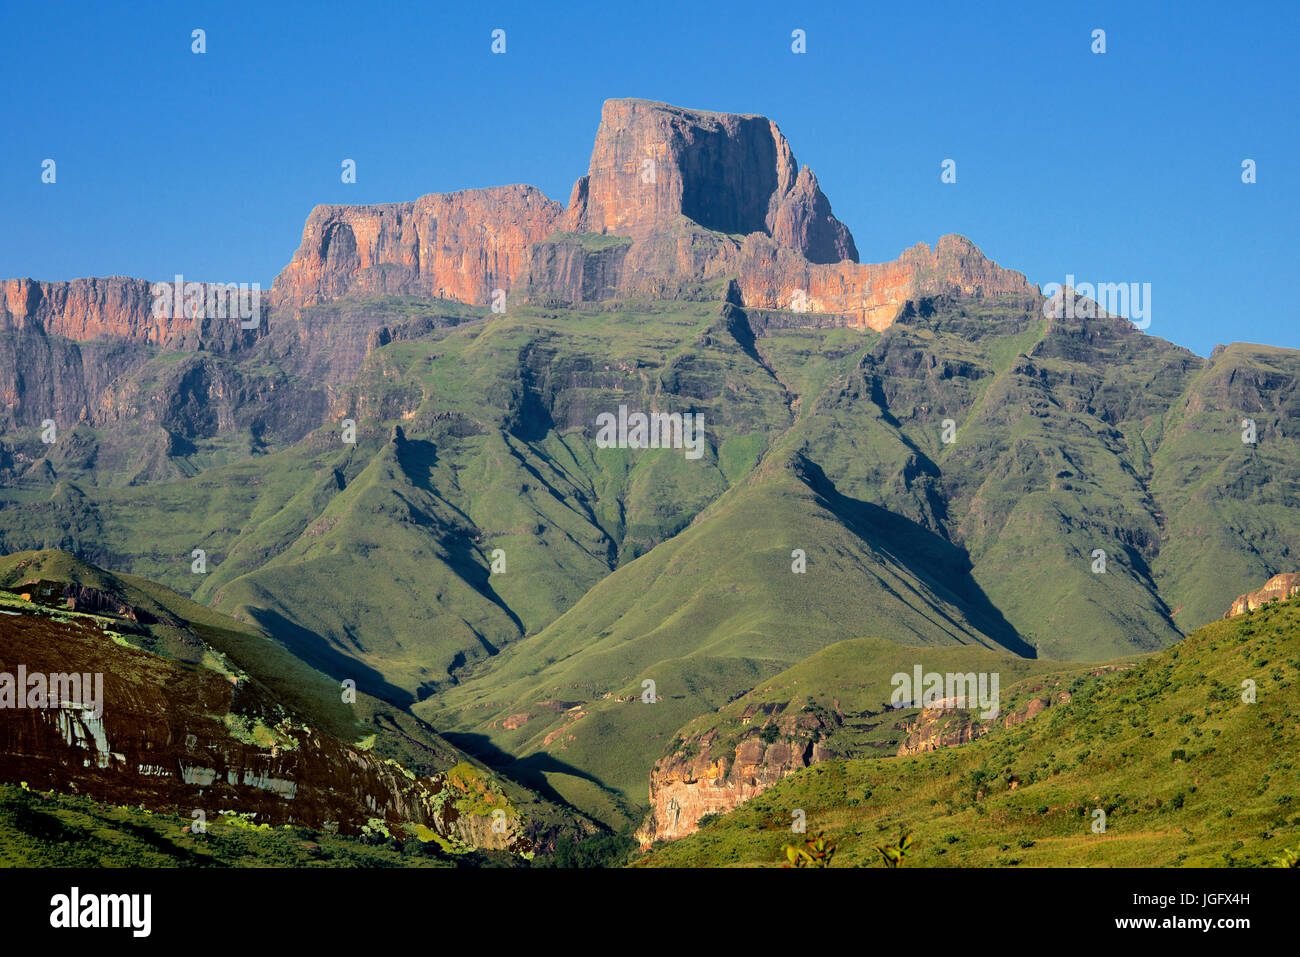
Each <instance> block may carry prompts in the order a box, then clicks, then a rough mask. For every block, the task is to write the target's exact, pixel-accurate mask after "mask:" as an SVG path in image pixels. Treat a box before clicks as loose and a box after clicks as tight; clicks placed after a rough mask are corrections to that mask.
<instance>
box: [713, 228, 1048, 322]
mask: <svg viewBox="0 0 1300 957" xmlns="http://www.w3.org/2000/svg"><path fill="white" fill-rule="evenodd" d="M735 271H736V274H737V276H738V281H739V285H740V291H741V295H742V297H743V298H744V302H745V305H747V306H754V307H758V308H762V309H784V310H793V311H795V312H813V313H838V314H843V315H847V316H849V317H850V318H851V319H852V320H853V322H854V324H855V325H858V326H861V327H863V328H870V329H876V330H881V329H885V328H887V327H888V326H890V325H892V324H893V322H894V320H895V319H897V318H898V315H899V313H900V312H901V311H902V309H903V307H904V305H905V304H906V303H907V302H908V301H909V300H914V299H918V298H920V297H923V296H939V295H949V296H999V295H1021V296H1024V295H1035V294H1036V292H1037V290H1036V289H1035V288H1034V287H1033V286H1031V285H1030V284H1029V282H1028V280H1026V279H1025V277H1024V276H1023V275H1022V274H1021V273H1018V272H1014V271H1012V270H1009V269H1003V268H1002V267H1001V266H999V265H997V264H996V263H994V262H992V261H991V260H989V259H987V258H986V257H985V256H984V254H983V253H981V252H980V251H979V249H978V248H976V246H975V244H974V243H972V242H971V241H970V240H969V239H966V238H965V237H964V236H957V235H948V236H943V237H941V238H940V239H939V242H938V243H937V244H936V245H935V247H934V249H933V250H931V249H930V247H929V246H928V245H927V244H925V243H917V244H916V245H915V246H913V247H912V248H911V249H908V250H907V251H906V252H904V253H903V255H902V256H900V257H899V258H898V259H895V260H894V261H893V262H888V263H881V264H867V265H860V264H858V263H849V262H844V263H838V264H835V265H818V264H816V263H811V262H808V261H805V260H802V259H801V258H800V257H798V256H795V255H793V254H792V253H791V252H790V251H789V250H787V249H783V248H781V247H780V246H777V245H776V244H775V243H773V242H772V241H771V240H768V239H765V238H764V237H759V236H750V237H748V238H747V239H746V240H745V242H744V244H743V245H742V246H741V248H740V251H739V254H738V261H737V264H736V270H735Z"/></svg>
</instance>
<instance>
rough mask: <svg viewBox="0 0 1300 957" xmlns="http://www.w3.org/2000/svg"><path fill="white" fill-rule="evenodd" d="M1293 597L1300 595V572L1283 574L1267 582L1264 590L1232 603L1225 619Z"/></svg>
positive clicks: (1251, 593) (1244, 596)
mask: <svg viewBox="0 0 1300 957" xmlns="http://www.w3.org/2000/svg"><path fill="white" fill-rule="evenodd" d="M1292 595H1300V572H1283V573H1282V574H1280V575H1274V576H1273V577H1272V578H1270V579H1269V580H1268V581H1266V582H1265V583H1264V587H1263V588H1259V589H1257V590H1255V591H1252V592H1247V593H1246V594H1244V595H1242V596H1241V597H1240V598H1238V599H1237V600H1236V601H1234V602H1233V603H1232V607H1231V608H1229V609H1228V611H1227V613H1226V614H1224V616H1223V617H1224V618H1234V617H1236V616H1237V615H1244V614H1245V613H1246V612H1248V611H1254V610H1255V609H1256V608H1259V607H1261V606H1263V605H1267V604H1268V603H1269V602H1271V601H1286V600H1287V599H1288V598H1290V597H1291V596H1292Z"/></svg>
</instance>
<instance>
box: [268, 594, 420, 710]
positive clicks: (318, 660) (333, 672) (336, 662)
mask: <svg viewBox="0 0 1300 957" xmlns="http://www.w3.org/2000/svg"><path fill="white" fill-rule="evenodd" d="M244 610H245V612H246V613H247V614H248V616H249V617H250V618H252V619H253V622H254V623H255V624H256V625H257V626H258V627H259V628H261V629H262V630H264V631H265V632H266V633H267V634H269V635H271V636H272V637H273V638H275V639H276V640H277V641H279V642H280V643H281V644H283V645H284V646H285V647H286V648H287V649H289V651H290V652H292V653H293V654H294V655H296V656H297V657H299V658H301V659H302V660H303V661H305V662H306V663H307V664H308V665H310V666H311V667H313V668H315V669H316V670H317V671H320V672H322V673H324V674H327V675H329V676H330V677H331V678H333V679H334V680H336V681H338V682H340V683H342V682H343V681H344V680H346V679H349V678H350V679H352V680H353V681H355V682H356V683H357V690H358V691H364V692H365V693H366V694H368V695H373V696H374V697H376V698H380V699H382V700H384V701H387V702H389V703H390V704H395V705H398V706H400V707H403V708H409V707H410V706H411V705H413V704H414V703H415V696H414V695H413V694H411V693H410V692H409V691H407V690H405V689H404V688H399V687H397V685H393V684H389V683H388V682H387V681H385V680H384V676H383V675H382V674H380V673H379V672H378V671H376V670H375V669H374V668H371V667H369V666H368V665H364V664H362V663H361V662H360V661H358V660H357V659H355V658H351V657H349V656H348V655H345V654H343V653H342V652H341V651H339V650H338V649H337V648H335V647H334V646H333V645H331V644H330V643H329V642H328V641H326V640H325V639H324V638H322V637H321V636H320V635H318V634H316V632H314V631H311V630H309V629H307V628H304V627H302V625H299V624H298V623H297V622H293V621H290V620H289V619H288V618H285V617H284V616H283V615H281V614H280V613H279V612H277V611H272V610H270V609H268V608H245V609H244Z"/></svg>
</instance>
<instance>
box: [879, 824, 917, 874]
mask: <svg viewBox="0 0 1300 957" xmlns="http://www.w3.org/2000/svg"><path fill="white" fill-rule="evenodd" d="M911 846H912V835H911V834H905V833H903V832H902V831H899V832H898V843H897V844H877V845H876V850H878V851H879V852H880V856H881V857H883V858H884V859H885V866H886V867H902V866H903V858H904V857H905V856H906V855H907V849H908V848H909V847H911Z"/></svg>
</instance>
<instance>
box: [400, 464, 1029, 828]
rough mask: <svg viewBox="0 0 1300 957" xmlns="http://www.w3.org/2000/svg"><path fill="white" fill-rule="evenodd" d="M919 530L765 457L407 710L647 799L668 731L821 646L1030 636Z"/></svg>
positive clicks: (803, 467)
mask: <svg viewBox="0 0 1300 957" xmlns="http://www.w3.org/2000/svg"><path fill="white" fill-rule="evenodd" d="M818 489H821V491H822V492H824V493H825V494H820V493H819V491H818ZM925 537H926V536H925V533H924V532H920V531H919V530H916V529H915V528H912V527H908V528H899V527H897V525H896V524H895V523H894V521H892V520H891V519H890V518H889V517H888V516H884V515H882V514H880V512H879V510H876V512H859V511H854V510H852V508H851V507H850V504H848V503H845V502H843V501H842V500H841V499H840V498H838V497H836V496H835V493H834V490H833V489H829V488H828V487H826V485H825V483H824V480H823V479H822V477H821V476H820V474H819V473H818V471H817V470H816V468H815V467H814V466H811V465H810V463H808V462H806V461H805V460H803V459H801V458H798V457H796V458H794V459H786V460H768V461H765V462H764V464H763V465H762V466H760V468H759V469H758V470H756V471H755V472H754V473H752V474H751V475H750V476H749V477H748V478H747V479H746V480H745V481H744V482H743V483H742V484H741V485H740V486H739V487H737V488H736V489H735V490H734V491H732V492H730V493H728V494H727V495H726V496H724V497H723V498H722V499H720V500H719V502H718V503H717V504H716V505H715V506H713V507H711V508H709V509H707V510H706V511H705V512H704V513H703V514H702V515H701V517H700V518H699V519H698V520H697V521H696V522H695V523H694V524H692V525H691V526H690V528H688V529H687V530H686V531H684V532H683V533H682V534H680V535H678V536H677V537H675V538H673V539H672V540H671V541H669V542H667V543H665V544H663V545H661V546H659V547H658V548H656V549H654V550H653V551H651V552H650V553H649V554H647V555H645V556H643V557H641V558H640V559H638V560H636V561H634V562H632V563H631V564H629V565H626V566H624V567H623V568H621V569H619V570H618V571H617V572H615V573H614V574H612V575H610V576H609V577H608V578H606V579H605V580H603V581H602V582H601V583H600V584H598V585H597V586H596V587H595V588H593V589H592V591H591V592H590V593H589V594H588V595H586V596H585V597H584V598H583V599H582V600H581V601H580V602H578V604H577V605H575V606H574V608H573V609H571V610H570V611H569V612H567V613H566V614H565V615H564V616H562V617H561V618H560V619H559V620H557V621H556V622H555V623H554V624H553V625H552V626H550V627H549V628H547V629H546V630H545V631H543V632H542V633H541V634H540V635H538V636H536V637H535V638H531V639H528V640H526V641H524V642H521V643H520V644H519V645H517V646H515V647H513V648H511V649H509V650H508V651H507V652H505V653H503V654H502V655H500V656H498V657H497V658H495V659H493V660H492V661H491V662H489V663H488V664H487V665H486V666H484V668H483V669H481V671H479V672H477V673H476V674H475V675H474V678H473V680H471V681H469V682H467V683H465V684H464V685H461V686H459V687H456V688H453V689H450V690H448V691H447V692H445V693H444V694H442V695H439V696H437V697H436V698H434V699H430V700H429V701H428V702H425V703H422V704H421V705H419V706H417V708H416V711H417V713H419V714H421V715H424V716H426V717H428V718H429V720H431V721H433V722H435V723H439V724H441V725H444V726H445V727H447V728H448V729H449V730H451V729H454V730H456V731H458V732H461V733H466V734H473V735H481V736H483V738H485V739H486V741H487V742H488V743H490V745H491V747H492V748H494V749H500V750H502V751H505V752H508V753H509V754H511V755H515V756H516V757H525V758H527V757H529V756H534V755H539V754H542V753H545V754H546V756H547V757H548V758H549V759H550V760H553V761H556V762H561V763H562V764H564V765H567V766H571V767H572V768H573V769H576V771H578V772H580V773H581V774H582V775H584V776H590V777H593V778H595V780H596V781H597V782H598V783H600V784H602V785H604V786H606V787H610V788H613V789H614V790H616V791H618V792H619V793H620V794H621V795H622V797H623V798H624V799H625V800H626V801H627V802H629V803H630V804H640V803H641V802H643V801H644V800H645V782H646V774H647V773H648V771H649V768H650V764H651V763H652V762H653V760H654V757H655V756H657V754H658V753H659V752H660V751H662V749H663V746H664V743H665V741H666V738H665V736H666V735H668V734H670V733H671V732H672V731H673V730H675V729H676V728H678V727H680V726H681V725H682V724H683V723H685V721H686V720H687V719H688V718H690V717H692V716H694V715H696V714H699V713H701V712H703V711H708V710H712V709H714V708H717V707H719V706H720V705H722V704H724V703H725V702H727V701H728V700H730V699H731V698H734V697H735V696H737V695H738V694H741V693H743V692H744V691H747V690H749V688H751V687H752V686H753V684H754V682H755V680H756V679H757V678H759V677H761V676H763V675H768V674H772V673H774V672H776V671H779V670H782V669H783V668H785V667H788V666H789V665H791V664H793V663H794V662H796V661H798V660H800V659H802V658H804V657H806V656H808V655H809V654H812V653H813V652H815V651H817V650H819V649H821V648H824V647H825V646H826V645H828V644H832V643H834V642H837V641H840V640H842V639H844V638H846V637H857V636H865V635H873V636H884V637H887V638H890V639H893V640H895V641H899V642H904V643H912V644H917V645H953V644H975V645H984V646H988V647H998V644H997V640H996V639H995V638H994V637H992V636H994V635H997V636H1000V637H1001V638H1002V640H1003V641H1005V642H1006V643H1007V645H1006V646H1003V647H1010V648H1011V649H1012V650H1014V651H1020V652H1026V651H1028V649H1027V648H1026V647H1025V646H1023V645H1022V644H1020V643H1019V642H1018V641H1017V640H1016V639H1015V636H1014V633H1012V632H1010V630H1009V629H1006V628H1005V626H1002V628H1001V629H999V628H998V627H997V623H996V620H995V618H994V617H991V616H990V615H989V614H988V613H987V610H986V609H983V608H980V607H979V606H975V605H973V604H972V605H968V604H966V603H965V601H964V599H963V594H964V589H962V588H960V582H961V573H962V568H961V567H960V564H958V563H956V562H955V561H954V557H953V556H951V555H947V554H945V553H944V552H943V551H942V550H941V546H942V543H935V545H934V549H935V550H934V551H933V552H931V553H928V554H926V555H925V556H924V557H925V558H926V559H929V561H922V560H919V559H918V552H920V551H921V550H922V545H923V542H922V541H921V539H924V538H925ZM795 549H802V550H803V551H804V552H805V555H806V561H807V570H806V572H804V573H802V574H797V573H795V572H794V571H792V565H793V561H792V558H791V555H792V552H793V551H794V550H795ZM945 559H946V560H947V561H946V562H945ZM982 628H987V632H986V631H985V630H982ZM646 680H651V681H654V682H655V689H656V693H657V695H658V696H659V697H661V698H662V699H663V700H662V701H660V702H659V703H656V704H655V705H654V706H653V707H648V706H646V705H645V704H643V703H642V701H641V695H642V689H643V682H644V681H646ZM556 701H561V702H563V707H562V708H557V707H556V706H555V704H553V702H556ZM578 705H581V706H582V716H581V717H578V716H576V715H575V713H574V711H573V710H572V709H573V708H575V707H576V706H578ZM512 716H513V717H514V720H513V721H511V722H509V723H511V724H514V725H515V727H512V728H507V727H505V724H506V723H507V719H509V718H511V717H512ZM520 718H523V719H525V720H524V721H522V722H521V721H520V720H519V719H520ZM467 746H468V745H467ZM480 746H482V744H480ZM512 767H514V769H515V773H521V772H522V771H524V770H525V768H519V767H517V766H512ZM552 786H555V787H556V788H557V790H560V788H559V786H558V785H555V784H554V783H553V785H552ZM561 793H563V792H562V790H561Z"/></svg>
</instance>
